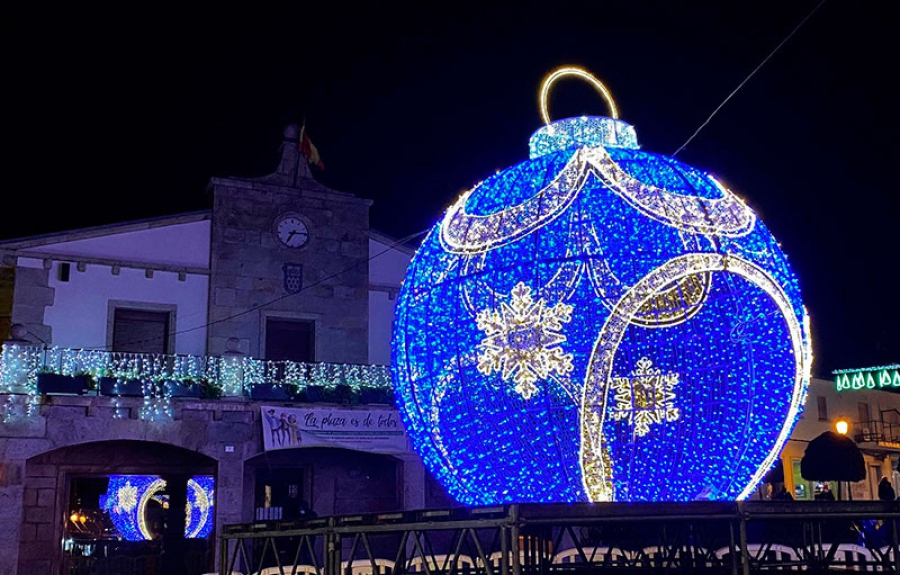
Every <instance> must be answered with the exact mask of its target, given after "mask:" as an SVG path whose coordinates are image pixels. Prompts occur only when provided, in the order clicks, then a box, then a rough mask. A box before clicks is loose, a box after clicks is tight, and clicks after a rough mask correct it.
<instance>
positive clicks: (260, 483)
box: [244, 447, 403, 566]
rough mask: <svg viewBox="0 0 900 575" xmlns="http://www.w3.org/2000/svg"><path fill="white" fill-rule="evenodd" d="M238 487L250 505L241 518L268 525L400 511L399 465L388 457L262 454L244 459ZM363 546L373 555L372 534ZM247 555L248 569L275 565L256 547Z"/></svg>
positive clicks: (314, 451) (326, 451)
mask: <svg viewBox="0 0 900 575" xmlns="http://www.w3.org/2000/svg"><path fill="white" fill-rule="evenodd" d="M244 489H245V491H244V495H245V502H246V504H248V505H249V504H250V503H251V502H252V505H253V509H252V510H251V509H247V508H245V516H246V515H248V514H250V516H252V517H254V519H255V520H256V521H272V522H273V526H275V525H279V526H283V525H284V524H285V522H291V521H303V520H305V519H309V518H311V517H315V516H316V515H318V516H325V515H336V514H348V513H381V512H390V511H397V510H400V509H402V508H403V462H402V461H401V460H399V459H398V458H396V457H394V456H392V455H387V454H377V453H366V452H362V451H354V450H350V449H340V448H326V447H308V448H297V449H281V450H275V451H267V452H264V453H262V454H260V455H258V456H256V457H253V458H251V459H248V460H247V461H246V463H245V466H244ZM262 542H263V541H262V540H260V543H262ZM369 544H370V546H371V548H372V550H373V552H374V551H377V550H378V549H379V546H380V545H381V544H382V542H381V541H379V537H377V536H373V537H371V538H370V539H369ZM288 548H290V546H286V547H285V548H284V549H285V550H286V549H288ZM250 553H251V554H252V556H253V561H254V563H253V565H254V566H256V565H259V563H258V562H261V563H262V564H263V566H272V565H275V564H276V562H275V558H274V556H273V555H272V554H271V553H272V552H271V550H265V549H263V548H262V546H257V547H254V548H253V549H251V550H250ZM266 554H267V555H266ZM280 561H281V562H282V563H284V562H285V561H293V557H288V556H282V557H280Z"/></svg>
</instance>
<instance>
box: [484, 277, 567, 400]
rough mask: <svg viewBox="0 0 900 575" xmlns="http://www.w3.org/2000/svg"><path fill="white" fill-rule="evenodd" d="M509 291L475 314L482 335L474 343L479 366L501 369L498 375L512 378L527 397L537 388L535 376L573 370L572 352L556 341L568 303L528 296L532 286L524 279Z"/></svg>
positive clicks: (560, 337) (488, 372)
mask: <svg viewBox="0 0 900 575" xmlns="http://www.w3.org/2000/svg"><path fill="white" fill-rule="evenodd" d="M510 296H511V297H510V302H509V303H505V302H502V303H501V304H500V308H499V309H496V310H493V309H485V310H482V311H481V312H479V313H478V316H477V317H476V322H477V324H478V329H480V330H481V331H483V332H484V333H485V336H486V337H485V339H484V340H483V341H482V342H481V343H480V344H479V345H478V349H479V354H478V371H480V372H481V373H483V374H484V375H491V374H492V373H494V372H495V371H496V372H500V373H501V377H502V378H503V381H509V380H510V379H512V381H513V382H514V383H515V384H516V387H515V391H516V393H518V394H519V395H520V396H522V398H523V399H530V398H531V396H533V395H534V394H535V393H536V392H537V390H538V388H537V386H535V385H534V384H535V382H536V381H538V380H539V379H547V378H548V377H549V376H550V374H551V373H554V372H555V373H557V374H559V375H565V374H567V373H569V372H570V371H572V355H571V354H567V353H563V349H562V348H561V347H558V346H559V344H562V343H564V342H565V341H566V336H565V335H563V334H562V333H560V331H561V330H562V327H563V324H564V323H568V322H569V321H570V320H571V319H572V306H570V305H566V304H563V303H560V304H557V305H555V306H552V307H547V306H546V305H544V301H543V300H542V299H538V300H537V301H535V300H534V299H533V298H532V297H531V288H530V287H528V286H527V285H525V284H524V283H523V282H519V283H518V284H516V286H515V287H514V288H513V290H512V292H511V293H510Z"/></svg>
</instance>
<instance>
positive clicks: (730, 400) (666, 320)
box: [392, 117, 811, 505]
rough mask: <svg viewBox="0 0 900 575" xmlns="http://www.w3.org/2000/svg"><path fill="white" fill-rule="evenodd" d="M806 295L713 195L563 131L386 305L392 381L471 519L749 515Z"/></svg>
mask: <svg viewBox="0 0 900 575" xmlns="http://www.w3.org/2000/svg"><path fill="white" fill-rule="evenodd" d="M809 350H810V341H809V328H808V321H807V316H806V312H805V309H804V307H803V303H802V301H801V297H800V290H799V286H798V282H797V278H796V276H795V275H794V273H793V272H792V270H791V268H790V266H789V265H788V261H787V258H786V256H785V254H784V253H783V252H782V250H781V248H780V247H779V245H778V243H777V242H776V240H775V239H774V238H773V237H772V234H771V233H770V232H769V231H768V230H767V229H766V227H765V226H764V225H763V223H762V222H761V221H760V220H759V219H758V218H757V217H756V215H755V214H754V213H753V211H752V210H751V209H750V208H749V207H748V206H747V205H746V204H745V203H744V202H743V201H742V200H741V199H740V198H738V197H737V196H736V195H734V194H733V193H732V192H731V191H729V190H728V189H726V188H725V187H724V186H723V185H722V184H721V183H720V182H718V181H717V180H716V179H715V178H714V177H713V176H712V175H710V174H708V173H706V172H704V171H702V170H699V169H696V168H693V167H691V166H688V165H686V164H684V163H682V162H680V161H678V160H675V159H673V158H670V157H666V156H662V155H659V154H654V153H650V152H646V151H642V150H640V149H639V147H638V144H637V137H636V134H635V132H634V128H633V127H632V126H630V125H629V124H627V123H625V122H623V121H621V120H618V119H611V118H604V117H581V118H568V119H565V120H560V121H556V122H553V123H550V124H548V125H546V126H544V127H542V128H541V129H540V130H538V131H537V132H535V134H534V135H533V136H532V137H531V140H530V159H528V160H527V161H524V162H522V163H520V164H518V165H515V166H513V167H511V168H509V169H506V170H504V171H501V172H499V173H498V174H496V175H494V176H492V177H490V178H488V179H487V180H485V181H483V182H481V183H479V184H478V185H476V186H475V187H474V188H473V189H472V190H470V191H468V192H466V193H464V194H463V195H462V196H461V197H460V198H459V199H458V201H457V202H456V203H455V204H454V205H453V206H452V207H450V208H449V209H448V210H447V212H446V213H445V214H444V217H443V218H442V220H441V221H440V222H438V223H437V224H436V225H435V226H434V227H433V229H432V230H431V232H430V233H429V235H428V236H427V237H426V238H425V240H424V241H423V243H422V245H421V246H420V247H419V249H418V250H417V252H416V254H415V257H414V258H413V260H412V263H411V264H410V266H409V268H408V270H407V274H406V278H405V280H404V283H403V287H402V289H401V291H400V295H399V298H398V303H397V308H396V316H395V323H394V334H393V362H392V375H393V380H394V384H395V388H396V392H397V402H398V406H399V408H400V412H401V416H402V418H403V420H404V424H405V426H406V429H407V431H408V433H409V434H410V436H411V437H412V440H413V444H414V446H415V449H416V450H417V452H418V453H419V454H420V455H421V457H422V459H423V461H424V463H425V465H426V466H427V467H428V469H429V470H430V471H431V473H432V474H433V475H434V476H435V477H436V478H437V479H438V480H439V481H440V482H441V483H442V484H443V486H444V487H445V488H446V489H447V490H448V492H449V493H450V494H451V495H452V496H454V497H455V498H456V499H457V500H458V501H460V502H462V503H465V504H468V505H490V504H499V503H521V502H580V501H692V500H737V499H742V498H746V497H747V496H748V495H749V494H750V493H751V492H752V490H753V489H754V488H755V486H756V485H757V484H758V483H759V482H760V480H761V478H762V476H763V475H764V474H765V472H766V471H767V470H768V469H769V468H770V467H771V465H772V464H773V463H774V461H775V459H776V458H777V457H778V455H779V453H780V452H781V449H782V448H783V446H784V444H785V442H786V441H787V439H788V437H789V436H790V432H791V430H792V428H793V426H794V424H795V422H796V420H797V418H798V416H799V414H800V411H801V408H802V405H803V401H804V399H805V394H806V386H807V385H808V379H809V369H810V362H811V357H810V353H809Z"/></svg>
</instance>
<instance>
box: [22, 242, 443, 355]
mask: <svg viewBox="0 0 900 575" xmlns="http://www.w3.org/2000/svg"><path fill="white" fill-rule="evenodd" d="M429 231H430V228H429V229H425V230H422V231H419V232H416V233H414V234H411V235H408V236H406V237H404V238H401V239H399V240H396V241H394V242H392V243H391V244H389V245H388V246H387V247H386V248H385V249H383V250H382V251H380V252H378V253H377V254H374V255H372V256H369V257H368V258H365V259H360V260H358V261H356V262H354V263H353V264H352V265H350V266H347V267H346V268H344V269H342V270H339V271H337V272H335V273H333V274H331V275H329V276H326V277H323V278H321V279H320V280H318V281H315V282H313V283H311V284H309V285H304V286H303V287H302V288H300V289H299V290H297V291H296V292H293V293H289V294H285V295H283V296H280V297H277V298H275V299H272V300H270V301H267V302H265V303H261V304H258V305H255V306H253V307H250V308H248V309H245V310H243V311H240V312H238V313H235V314H233V315H230V316H228V317H223V318H221V319H217V320H215V321H211V322H208V323H205V324H202V325H198V326H195V327H191V328H187V329H183V330H179V331H172V332H169V333H168V337H173V336H176V335H180V334H184V333H189V332H192V331H197V330H198V329H204V328H208V327H210V326H212V325H215V324H218V323H222V322H226V321H230V320H232V319H234V318H237V317H240V316H243V315H246V314H248V313H252V312H255V311H258V310H260V309H263V308H265V307H267V306H270V305H272V304H274V303H277V302H280V301H282V300H285V299H287V298H290V297H294V296H296V295H298V294H300V293H303V292H304V291H306V290H308V289H311V288H314V287H316V286H317V285H320V284H322V283H324V282H326V281H328V280H330V279H333V278H336V277H338V276H340V275H342V274H345V273H347V272H349V271H351V270H354V269H356V268H357V267H359V266H360V265H362V264H367V263H369V262H371V261H372V260H374V259H375V258H378V257H380V256H382V255H384V254H386V253H388V252H390V251H392V250H393V249H394V248H396V247H398V246H401V245H404V244H406V243H408V242H410V241H412V240H414V239H416V238H418V237H420V236H423V235H425V234H426V233H428V232H429ZM29 333H30V332H29ZM31 335H34V334H31ZM35 337H37V336H35ZM38 339H40V338H38ZM42 341H43V340H42ZM151 341H158V338H149V339H143V340H139V341H131V342H128V345H139V344H142V343H148V342H151ZM98 349H101V350H103V351H112V350H110V349H108V347H107V346H103V347H101V348H98Z"/></svg>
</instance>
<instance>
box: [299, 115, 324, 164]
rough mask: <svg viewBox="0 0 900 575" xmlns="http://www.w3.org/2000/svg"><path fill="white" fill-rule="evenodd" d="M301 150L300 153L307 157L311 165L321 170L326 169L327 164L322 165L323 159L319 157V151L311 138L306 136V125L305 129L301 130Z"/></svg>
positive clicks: (304, 125)
mask: <svg viewBox="0 0 900 575" xmlns="http://www.w3.org/2000/svg"><path fill="white" fill-rule="evenodd" d="M299 148H300V153H301V154H303V155H304V156H306V159H307V161H309V163H310V164H315V165H316V166H318V167H319V169H320V170H324V169H325V164H323V163H322V158H320V157H319V150H317V149H316V147H315V146H314V145H313V143H312V141H310V139H309V136H307V135H306V124H303V127H301V128H300V144H299Z"/></svg>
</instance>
